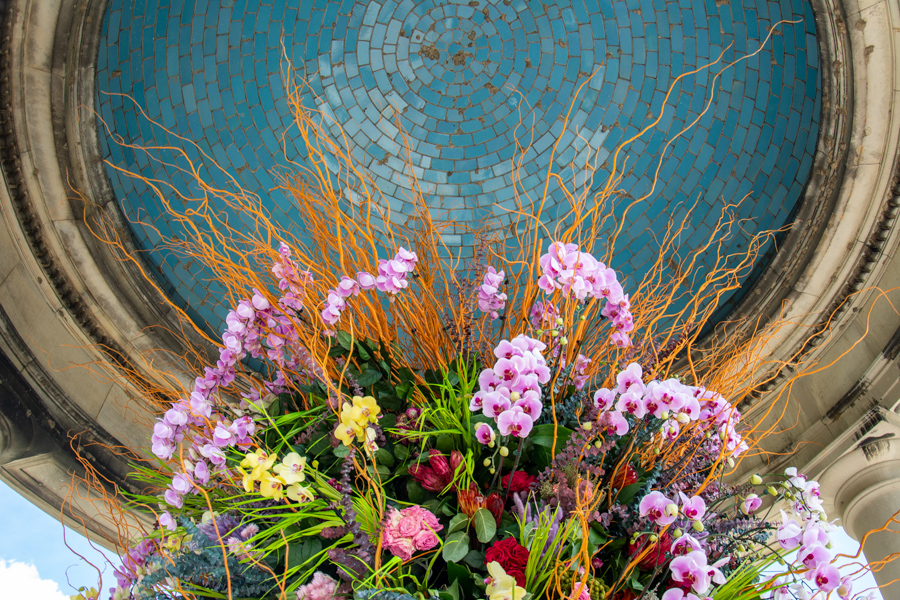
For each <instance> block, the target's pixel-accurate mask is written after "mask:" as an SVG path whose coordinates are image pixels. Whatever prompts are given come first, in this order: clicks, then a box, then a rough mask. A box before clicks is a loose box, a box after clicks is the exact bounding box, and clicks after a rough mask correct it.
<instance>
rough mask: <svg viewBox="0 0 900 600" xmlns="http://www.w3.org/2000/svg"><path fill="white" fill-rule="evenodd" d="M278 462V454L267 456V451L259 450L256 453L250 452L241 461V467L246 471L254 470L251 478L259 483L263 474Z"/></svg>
mask: <svg viewBox="0 0 900 600" xmlns="http://www.w3.org/2000/svg"><path fill="white" fill-rule="evenodd" d="M276 460H278V456H277V455H276V454H266V452H265V450H257V451H256V452H248V453H247V454H246V455H245V456H244V460H242V461H241V466H242V467H244V468H245V469H247V468H252V469H253V470H252V471H251V472H250V478H251V479H252V480H254V481H259V479H260V478H261V477H262V474H263V473H264V472H266V471H268V470H269V469H271V468H272V465H273V464H275V461H276Z"/></svg>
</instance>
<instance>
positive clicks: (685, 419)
mask: <svg viewBox="0 0 900 600" xmlns="http://www.w3.org/2000/svg"><path fill="white" fill-rule="evenodd" d="M675 419H676V420H677V421H678V422H679V423H681V424H682V425H686V424H688V423H690V422H691V418H690V417H689V416H688V414H687V413H685V412H680V413H678V415H677V416H676V417H675Z"/></svg>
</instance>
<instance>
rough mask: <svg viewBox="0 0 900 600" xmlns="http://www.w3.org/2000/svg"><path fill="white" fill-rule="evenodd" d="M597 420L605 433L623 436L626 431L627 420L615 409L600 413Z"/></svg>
mask: <svg viewBox="0 0 900 600" xmlns="http://www.w3.org/2000/svg"><path fill="white" fill-rule="evenodd" d="M597 422H598V424H599V425H600V427H602V428H604V429H605V430H606V433H607V435H618V436H623V435H625V434H626V433H628V421H627V420H626V419H625V417H624V416H623V415H622V413H620V412H619V411H617V410H614V411H610V412H605V413H602V414H601V415H600V418H599V419H597Z"/></svg>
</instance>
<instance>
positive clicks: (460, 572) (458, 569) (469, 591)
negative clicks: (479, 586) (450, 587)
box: [447, 552, 478, 598]
mask: <svg viewBox="0 0 900 600" xmlns="http://www.w3.org/2000/svg"><path fill="white" fill-rule="evenodd" d="M469 554H471V552H470V553H469ZM469 554H466V557H465V558H463V561H465V560H466V559H467V558H468V557H469ZM447 580H448V581H452V582H454V583H457V584H459V589H460V591H461V592H462V593H463V597H465V598H477V597H478V596H477V595H476V593H475V582H474V581H473V580H472V574H471V573H470V572H469V570H468V569H467V568H465V567H464V566H462V565H460V564H454V563H447Z"/></svg>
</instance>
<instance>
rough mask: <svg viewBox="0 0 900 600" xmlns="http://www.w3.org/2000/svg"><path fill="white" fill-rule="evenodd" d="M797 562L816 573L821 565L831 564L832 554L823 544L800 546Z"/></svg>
mask: <svg viewBox="0 0 900 600" xmlns="http://www.w3.org/2000/svg"><path fill="white" fill-rule="evenodd" d="M797 560H799V561H800V562H802V563H803V566H804V567H806V568H807V569H809V570H810V571H814V570H815V569H816V568H818V567H819V565H822V564H825V563H830V562H831V552H829V551H828V550H827V549H826V548H825V546H823V545H821V544H811V545H809V546H800V550H799V551H798V552H797Z"/></svg>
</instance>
